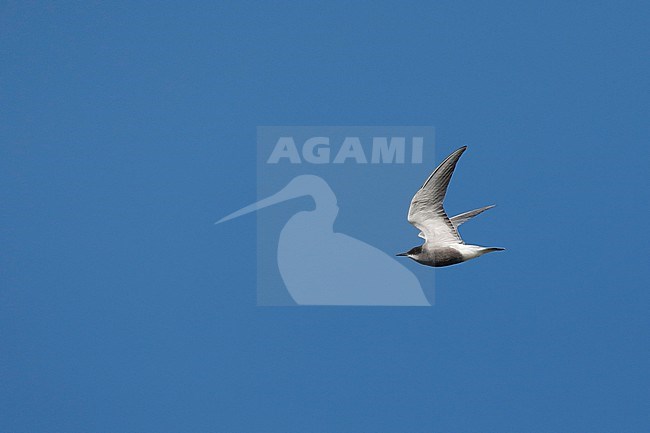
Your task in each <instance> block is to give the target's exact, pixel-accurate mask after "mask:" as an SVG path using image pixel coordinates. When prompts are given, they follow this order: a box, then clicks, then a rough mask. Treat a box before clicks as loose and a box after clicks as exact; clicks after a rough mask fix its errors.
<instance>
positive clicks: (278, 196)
mask: <svg viewBox="0 0 650 433" xmlns="http://www.w3.org/2000/svg"><path fill="white" fill-rule="evenodd" d="M300 195H301V194H294V193H291V192H289V190H288V189H287V188H283V189H282V190H280V191H279V192H277V193H275V194H273V195H272V196H270V197H267V198H263V199H262V200H260V201H258V202H256V203H253V204H250V205H248V206H246V207H243V208H241V209H239V210H238V211H236V212H233V213H231V214H230V215H226V216H225V217H223V218H221V219H220V220H219V221H217V222H216V223H215V224H221V223H223V222H226V221H228V220H231V219H234V218H237V217H240V216H242V215H246V214H247V213H250V212H253V211H256V210H260V209H263V208H265V207H267V206H271V205H274V204H276V203H281V202H283V201H287V200H290V199H292V198H296V197H299V196H300Z"/></svg>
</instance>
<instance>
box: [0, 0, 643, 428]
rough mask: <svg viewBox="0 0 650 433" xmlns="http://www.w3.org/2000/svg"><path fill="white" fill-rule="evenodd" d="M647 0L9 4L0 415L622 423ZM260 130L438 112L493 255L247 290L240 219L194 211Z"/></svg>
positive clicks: (637, 228)
mask: <svg viewBox="0 0 650 433" xmlns="http://www.w3.org/2000/svg"><path fill="white" fill-rule="evenodd" d="M649 14H650V8H649V7H648V5H647V4H646V3H644V2H622V3H621V2H598V3H587V2H574V3H571V4H566V2H535V3H531V2H514V1H513V2H458V1H454V2H452V1H449V2H421V3H418V2H407V3H400V4H397V3H392V2H391V3H389V2H355V3H354V4H350V3H348V2H314V3H311V4H310V5H304V4H302V3H298V2H273V3H270V2H269V3H261V2H237V3H236V4H235V3H234V2H233V3H226V2H223V3H219V4H217V3H214V2H197V3H191V4H190V3H185V2H182V3H181V2H176V3H174V2H167V3H164V4H158V5H153V4H145V3H132V2H122V3H119V2H112V3H105V4H98V3H90V2H86V3H77V4H72V3H68V4H58V3H54V2H43V3H41V4H36V3H25V2H6V3H4V4H3V5H2V6H1V8H0V20H1V25H0V50H1V52H2V57H3V61H2V65H1V66H0V92H1V96H0V97H1V101H2V103H1V104H0V119H1V121H0V155H1V156H0V179H1V182H0V197H1V200H0V202H1V203H2V210H1V212H0V245H1V246H2V247H1V248H0V430H1V431H7V432H14V433H21V432H43V431H61V432H70V433H71V432H86V433H87V432H107V431H108V432H136V431H137V432H190V431H191V432H208V431H209V432H213V431H215V432H216V431H224V432H255V431H264V432H294V431H295V432H305V431H309V432H360V431H372V432H396V431H411V432H461V433H465V432H468V433H469V432H486V431H490V432H500V433H501V432H522V431H525V432H550V431H553V432H590V433H594V432H612V431H616V432H640V431H645V430H647V429H648V428H649V426H650V417H649V415H648V413H649V412H650V411H648V401H649V397H650V396H649V395H648V394H649V392H648V389H649V388H650V387H649V385H650V378H649V375H648V368H647V363H648V359H649V355H650V344H649V343H648V341H649V338H648V337H649V336H648V332H649V326H650V320H649V319H648V307H649V306H650V296H649V295H648V287H649V284H648V283H649V282H650V281H649V280H650V270H649V268H648V265H647V264H648V255H647V252H646V251H645V248H646V246H647V245H648V244H649V242H648V241H649V239H648V228H647V222H646V220H647V215H648V211H650V209H649V205H648V200H647V196H648V186H647V180H648V171H647V170H648V163H649V162H650V158H649V157H650V150H649V147H648V138H649V132H650V131H649V128H648V103H649V102H650V101H649V100H648V95H649V93H648V90H649V86H648V84H649V83H648V76H650V70H649V69H650V68H649V66H650V64H649V63H650V61H649V59H648V55H647V50H648V48H647V41H648V39H649V36H650V35H649V34H648V26H647V22H648V18H649ZM258 125H433V126H435V128H436V141H437V147H438V148H437V149H436V154H437V155H446V154H448V153H450V152H451V151H452V150H454V149H456V148H457V147H460V146H461V145H464V144H467V145H469V150H468V152H467V153H466V155H465V156H463V159H462V160H461V163H460V165H459V169H458V172H457V174H456V176H455V177H454V179H453V183H452V187H451V191H452V192H450V195H449V199H448V201H447V206H448V209H449V210H450V213H453V212H455V211H458V212H462V211H465V210H467V209H471V208H473V207H478V206H482V205H485V204H490V203H497V204H498V207H497V208H495V209H494V210H490V211H489V212H488V213H486V214H485V215H481V216H480V217H478V218H477V219H476V221H473V222H471V223H467V225H466V226H463V230H462V233H463V236H464V237H465V238H466V239H471V240H472V241H475V242H477V243H483V244H494V245H498V246H505V247H507V251H506V252H503V253H498V254H494V255H490V256H486V257H484V258H481V259H479V260H476V261H473V262H469V263H466V264H463V265H461V266H456V267H452V268H449V269H442V270H435V271H434V270H432V269H428V268H423V267H418V266H417V265H416V264H415V263H409V266H411V269H412V270H413V271H414V272H416V274H417V275H418V277H419V278H420V279H421V281H423V284H424V282H426V281H430V280H428V279H432V278H433V276H434V274H435V284H436V305H435V307H433V308H421V309H409V308H291V307H288V308H260V307H256V306H255V298H256V295H255V264H254V262H253V263H251V261H250V258H251V252H250V251H249V248H250V247H251V245H254V244H255V231H254V227H255V216H253V215H250V216H248V217H242V218H240V219H238V220H236V221H233V222H232V223H231V224H230V225H228V226H214V225H213V224H212V223H213V222H214V221H215V220H216V219H218V218H220V217H222V216H223V215H225V214H227V213H230V212H232V211H234V210H236V209H238V208H240V207H242V206H243V205H245V204H248V203H250V202H252V201H254V200H255V191H256V187H255V160H256V153H255V148H256V146H255V140H256V126H258ZM436 162H437V161H436ZM413 176H414V179H420V178H423V177H424V176H426V174H422V173H416V174H414V175H413ZM390 188H398V186H397V185H391V186H390ZM407 190H408V194H411V193H412V192H413V191H412V188H411V184H409V185H408V188H407ZM407 199H408V197H407ZM294 206H299V204H294ZM400 212H401V210H400ZM337 221H338V222H337V224H340V225H341V227H346V228H347V230H349V231H350V230H352V231H353V233H352V234H353V235H355V236H358V237H359V238H362V239H367V240H368V241H369V242H370V241H371V240H372V239H374V238H376V237H377V235H378V234H377V233H375V232H373V231H369V230H366V229H364V227H363V226H359V225H358V224H354V217H353V216H351V215H346V214H345V212H344V211H342V212H341V214H340V215H339V220H337ZM408 236H411V238H408ZM381 242H384V243H386V244H387V245H388V244H394V245H395V246H396V247H397V249H400V250H401V249H403V248H404V247H407V248H408V247H410V246H412V245H415V243H416V242H417V238H416V237H415V233H414V231H413V229H412V228H411V227H409V226H408V224H407V223H406V221H401V222H400V224H399V225H396V227H395V231H394V232H388V233H381ZM405 243H406V245H404V244H405Z"/></svg>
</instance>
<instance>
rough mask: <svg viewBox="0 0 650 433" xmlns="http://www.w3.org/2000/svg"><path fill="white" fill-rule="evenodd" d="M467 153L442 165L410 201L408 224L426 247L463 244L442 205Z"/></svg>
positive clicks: (453, 156)
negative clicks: (459, 164) (424, 241)
mask: <svg viewBox="0 0 650 433" xmlns="http://www.w3.org/2000/svg"><path fill="white" fill-rule="evenodd" d="M466 149H467V146H463V147H461V148H460V149H458V150H456V151H455V152H454V153H452V154H451V155H449V156H448V157H447V159H445V160H444V161H442V163H441V164H440V165H439V166H438V168H436V169H435V170H434V171H433V173H431V176H429V177H428V178H427V180H426V181H425V182H424V184H423V185H422V188H420V190H419V191H418V192H417V193H415V196H414V197H413V200H411V206H410V207H409V213H408V222H409V223H411V224H413V225H414V226H415V227H416V228H418V229H420V231H421V232H422V233H423V234H424V238H425V239H426V243H428V244H434V245H449V244H462V243H464V242H463V240H462V239H461V238H460V235H459V234H458V231H457V230H456V227H455V226H454V224H453V223H452V222H451V221H450V220H449V217H448V216H447V214H446V213H445V209H444V208H443V205H442V203H443V201H444V200H445V195H446V194H447V187H448V186H449V181H450V180H451V176H452V174H453V173H454V169H455V168H456V164H457V163H458V159H459V158H460V156H461V155H462V154H463V152H465V150H466Z"/></svg>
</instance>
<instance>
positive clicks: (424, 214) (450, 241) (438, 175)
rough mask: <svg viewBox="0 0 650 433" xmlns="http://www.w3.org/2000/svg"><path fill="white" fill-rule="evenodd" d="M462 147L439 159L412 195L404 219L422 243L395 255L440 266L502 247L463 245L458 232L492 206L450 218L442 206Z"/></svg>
mask: <svg viewBox="0 0 650 433" xmlns="http://www.w3.org/2000/svg"><path fill="white" fill-rule="evenodd" d="M466 149H467V146H463V147H461V148H460V149H458V150H456V151H455V152H454V153H452V154H451V155H449V156H448V157H447V159H445V160H444V161H442V163H440V165H439V166H438V167H437V168H436V169H435V170H434V171H433V173H431V175H430V176H429V177H428V178H427V180H426V181H425V182H424V184H423V185H422V188H420V189H419V191H418V192H416V193H415V196H413V200H411V206H410V207H409V213H408V222H409V223H411V224H412V225H413V226H415V227H416V228H417V229H419V230H420V234H419V235H418V236H420V237H421V238H424V244H422V245H420V246H417V247H413V248H411V249H410V250H409V251H407V252H405V253H400V254H397V255H398V256H406V257H409V258H411V259H413V260H415V261H416V262H418V263H421V264H423V265H426V266H433V267H442V266H449V265H455V264H457V263H462V262H466V261H467V260H471V259H474V258H476V257H480V256H482V255H483V254H486V253H491V252H493V251H502V250H504V248H498V247H481V246H478V245H467V244H465V242H463V240H462V239H461V237H460V235H459V234H458V226H460V225H461V224H462V223H464V222H466V221H468V220H469V219H471V218H473V217H475V216H476V215H478V214H480V213H482V212H484V211H486V210H488V209H490V208H492V207H494V205H491V206H485V207H482V208H480V209H475V210H471V211H469V212H465V213H462V214H460V215H456V216H455V217H452V218H449V217H448V216H447V213H446V212H445V209H444V208H443V205H442V203H443V201H444V200H445V195H446V194H447V187H448V186H449V181H450V180H451V176H452V174H453V173H454V169H455V168H456V164H457V163H458V160H459V159H460V156H461V155H462V154H463V152H465V150H466Z"/></svg>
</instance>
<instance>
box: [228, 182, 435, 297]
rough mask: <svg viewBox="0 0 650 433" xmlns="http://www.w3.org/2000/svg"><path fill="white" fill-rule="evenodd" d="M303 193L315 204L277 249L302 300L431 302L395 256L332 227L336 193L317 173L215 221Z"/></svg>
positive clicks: (288, 228) (289, 227)
mask: <svg viewBox="0 0 650 433" xmlns="http://www.w3.org/2000/svg"><path fill="white" fill-rule="evenodd" d="M302 196H311V197H312V199H313V200H314V203H315V205H316V206H315V208H314V210H311V211H306V210H305V211H300V212H298V213H296V214H295V215H293V216H292V217H291V218H290V219H289V221H287V223H286V224H285V225H284V227H283V228H282V230H281V232H280V239H279V242H278V249H277V263H278V269H279V270H280V275H281V277H282V281H283V282H284V284H285V286H286V288H287V291H288V292H289V294H290V295H291V297H292V298H293V300H294V301H295V302H296V303H297V304H298V305H368V306H371V305H377V306H379V305H391V306H428V305H430V303H429V301H428V300H427V297H426V296H425V295H424V292H423V291H422V287H421V286H420V282H419V280H418V279H417V277H416V276H415V275H414V274H413V272H411V271H410V270H409V269H408V268H406V267H405V266H404V265H403V264H401V263H400V262H398V261H397V260H395V258H394V257H392V256H390V255H388V254H387V253H385V252H383V251H382V250H380V249H378V248H376V247H374V246H372V245H370V244H368V243H366V242H364V241H362V240H359V239H356V238H354V237H352V236H349V235H346V234H344V233H337V232H335V231H334V229H333V225H334V221H335V220H336V216H337V214H338V210H339V208H338V205H337V200H336V195H335V194H334V191H332V189H331V188H330V186H329V185H328V183H327V182H326V181H325V180H324V179H323V178H321V177H319V176H315V175H299V176H296V177H294V178H293V179H292V180H291V181H290V182H289V183H288V184H287V186H285V187H284V188H282V189H281V190H280V191H278V192H277V193H275V194H273V195H272V196H270V197H267V198H264V199H262V200H260V201H258V202H256V203H253V204H251V205H249V206H246V207H244V208H242V209H240V210H238V211H236V212H234V213H231V214H230V215H228V216H226V217H224V218H222V219H221V220H219V221H217V224H219V223H223V222H226V221H228V220H231V219H233V218H237V217H240V216H242V215H245V214H247V213H250V212H253V211H257V210H261V209H263V208H265V207H267V206H271V205H274V204H278V203H282V202H285V201H287V200H291V199H294V198H298V197H302Z"/></svg>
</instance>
